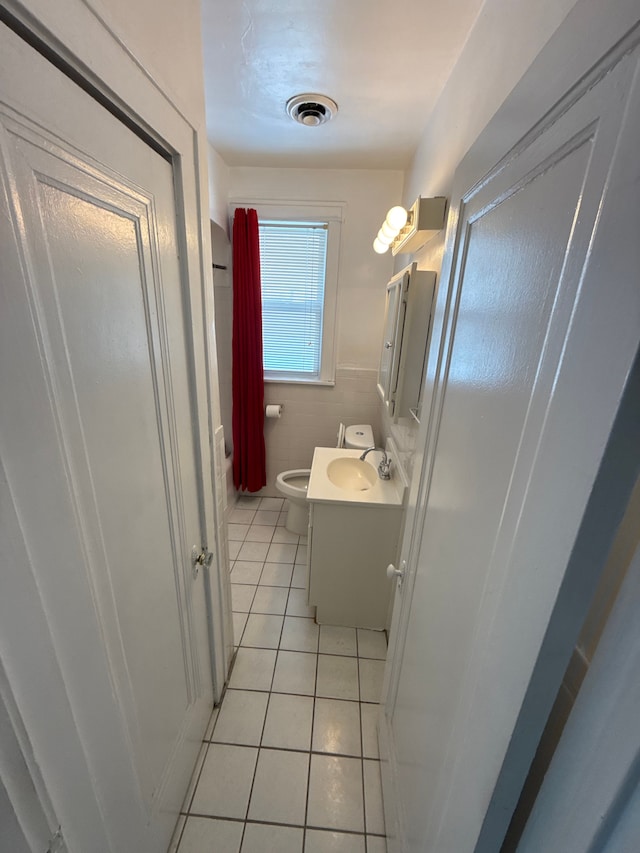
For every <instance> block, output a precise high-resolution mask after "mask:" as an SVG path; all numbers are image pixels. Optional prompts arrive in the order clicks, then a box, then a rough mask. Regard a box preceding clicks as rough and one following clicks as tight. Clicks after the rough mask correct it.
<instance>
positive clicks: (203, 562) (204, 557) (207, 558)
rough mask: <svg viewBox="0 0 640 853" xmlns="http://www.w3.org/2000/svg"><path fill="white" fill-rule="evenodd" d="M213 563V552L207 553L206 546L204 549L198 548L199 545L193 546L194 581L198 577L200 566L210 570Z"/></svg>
mask: <svg viewBox="0 0 640 853" xmlns="http://www.w3.org/2000/svg"><path fill="white" fill-rule="evenodd" d="M212 561H213V551H207V547H206V545H205V546H204V547H203V548H198V546H197V545H194V546H193V548H192V549H191V566H192V570H193V578H194V580H195V579H196V578H197V577H198V572H199V571H200V566H204V567H205V568H206V569H208V568H209V566H210V565H211V562H212Z"/></svg>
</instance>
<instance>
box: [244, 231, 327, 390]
mask: <svg viewBox="0 0 640 853" xmlns="http://www.w3.org/2000/svg"><path fill="white" fill-rule="evenodd" d="M259 225H260V277H261V281H262V346H263V350H264V369H265V376H266V377H267V378H280V377H282V375H283V374H284V375H285V376H286V377H298V378H300V379H311V380H314V379H316V380H317V379H319V378H320V373H321V366H322V326H323V314H324V295H325V274H326V265H327V233H328V223H326V222H282V221H274V220H260V223H259Z"/></svg>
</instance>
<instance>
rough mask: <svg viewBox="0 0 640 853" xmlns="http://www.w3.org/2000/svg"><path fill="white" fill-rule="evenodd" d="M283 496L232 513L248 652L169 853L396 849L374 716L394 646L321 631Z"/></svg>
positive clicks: (242, 638) (237, 609)
mask: <svg viewBox="0 0 640 853" xmlns="http://www.w3.org/2000/svg"><path fill="white" fill-rule="evenodd" d="M283 503H284V502H283V501H282V500H281V499H279V498H255V497H243V498H240V500H239V501H238V503H237V504H236V508H235V509H234V510H233V511H232V513H231V515H230V523H229V538H230V543H229V544H230V556H231V561H232V562H231V565H232V570H231V581H232V598H233V611H234V615H233V618H234V631H235V638H236V642H237V643H238V642H239V646H238V651H237V655H236V659H235V663H234V666H233V670H232V673H231V678H230V681H229V685H228V688H227V691H226V693H225V695H224V698H223V701H222V704H221V706H220V708H219V709H216V711H215V712H214V715H213V718H212V721H211V723H210V725H209V728H208V731H207V734H206V736H205V741H204V742H203V745H202V750H201V752H200V756H199V758H198V762H197V764H196V768H195V771H194V776H193V779H192V782H191V785H190V787H189V791H188V792H187V796H186V798H185V802H184V805H183V815H182V816H181V818H180V821H179V823H178V827H177V831H176V835H175V837H174V839H175V840H174V844H173V846H172V847H171V851H170V853H173V851H175V850H177V851H178V853H269V851H274V853H275V851H277V853H303V851H304V853H385V851H386V843H385V839H384V818H383V810H382V795H381V787H380V761H379V756H378V746H377V736H376V718H377V713H378V708H379V706H378V704H377V703H378V701H379V696H380V690H381V686H382V677H383V671H384V658H385V655H386V638H385V635H384V633H381V632H377V631H363V630H360V629H359V630H357V631H356V630H355V629H354V628H335V627H329V626H322V627H319V626H318V625H316V624H315V622H314V620H313V612H312V610H310V609H309V608H307V606H306V603H305V590H304V585H305V573H306V539H305V537H299V536H296V535H294V534H292V533H289V531H288V530H286V529H285V528H284V519H285V513H284V512H283V511H282V507H283Z"/></svg>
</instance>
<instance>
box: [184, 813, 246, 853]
mask: <svg viewBox="0 0 640 853" xmlns="http://www.w3.org/2000/svg"><path fill="white" fill-rule="evenodd" d="M242 828H243V826H242V824H241V823H239V822H238V821H235V820H214V819H213V818H210V817H189V818H187V825H186V826H185V830H184V833H183V835H182V841H181V842H180V847H179V848H178V853H209V851H211V850H224V851H225V853H239V851H240V841H241V840H242Z"/></svg>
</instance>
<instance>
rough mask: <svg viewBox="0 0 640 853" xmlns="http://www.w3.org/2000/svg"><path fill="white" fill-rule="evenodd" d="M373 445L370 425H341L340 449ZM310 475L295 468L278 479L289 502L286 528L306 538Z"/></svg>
mask: <svg viewBox="0 0 640 853" xmlns="http://www.w3.org/2000/svg"><path fill="white" fill-rule="evenodd" d="M373 444H374V441H373V430H372V429H371V425H370V424H354V425H353V426H348V427H346V428H345V426H344V424H340V430H339V431H338V447H351V448H354V449H357V450H360V449H362V450H366V449H367V447H372V446H373ZM310 474H311V469H310V468H295V469H293V470H291V471H283V472H282V473H281V474H278V476H277V477H276V489H277V490H278V491H279V492H280V494H281V495H284V496H285V497H286V498H287V500H288V511H287V520H286V522H285V527H286V528H287V530H289V531H291V533H297V534H298V535H299V536H306V535H307V528H308V527H309V506H308V504H307V489H308V487H309V475H310Z"/></svg>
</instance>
